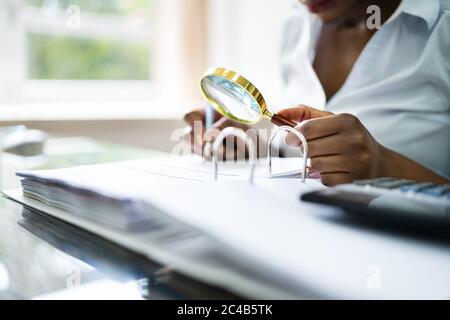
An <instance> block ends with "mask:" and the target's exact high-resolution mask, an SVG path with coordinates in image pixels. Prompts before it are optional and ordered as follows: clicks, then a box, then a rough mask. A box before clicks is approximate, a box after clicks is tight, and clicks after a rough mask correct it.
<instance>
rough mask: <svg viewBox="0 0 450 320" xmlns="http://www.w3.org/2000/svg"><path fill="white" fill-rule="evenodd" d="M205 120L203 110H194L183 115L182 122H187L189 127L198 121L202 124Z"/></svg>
mask: <svg viewBox="0 0 450 320" xmlns="http://www.w3.org/2000/svg"><path fill="white" fill-rule="evenodd" d="M204 120H205V110H204V109H195V110H192V111H191V112H188V113H186V114H185V115H184V121H186V122H187V124H188V125H190V126H191V127H193V126H194V123H195V122H196V121H200V122H201V123H203V122H204Z"/></svg>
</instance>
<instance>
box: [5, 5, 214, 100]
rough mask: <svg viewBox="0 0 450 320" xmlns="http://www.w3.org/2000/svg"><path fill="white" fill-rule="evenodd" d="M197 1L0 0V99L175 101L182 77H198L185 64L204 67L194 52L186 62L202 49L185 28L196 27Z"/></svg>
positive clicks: (200, 12)
mask: <svg viewBox="0 0 450 320" xmlns="http://www.w3.org/2000/svg"><path fill="white" fill-rule="evenodd" d="M205 4H206V0H1V1H0V102H3V103H2V104H3V105H5V103H4V102H5V101H6V102H7V104H8V105H9V106H12V105H13V104H14V105H16V104H20V105H25V104H27V105H36V104H40V106H43V105H44V104H46V105H48V104H50V103H53V102H54V103H55V104H56V103H58V106H61V105H62V103H61V102H69V103H73V102H74V101H90V102H92V101H97V102H98V101H102V102H105V101H113V102H114V103H116V102H118V101H121V100H122V101H127V102H129V101H130V100H132V101H138V102H142V105H145V106H149V103H148V102H149V101H151V102H155V101H158V104H160V103H161V101H162V100H164V99H169V100H175V99H178V98H179V97H180V98H179V99H181V96H182V94H183V88H185V87H189V85H187V84H186V83H187V82H189V83H191V82H192V79H196V78H189V77H186V76H185V75H186V74H192V75H194V76H196V77H198V72H194V73H192V68H193V67H195V68H198V70H204V64H203V63H204V62H201V63H196V61H200V60H201V59H202V57H201V55H197V56H196V58H193V59H190V58H189V57H192V53H195V52H196V50H197V49H195V48H194V49H193V47H194V46H198V48H202V49H203V47H202V42H203V36H202V35H201V34H202V32H197V33H196V35H198V37H200V41H197V40H198V39H197V38H198V37H197V36H195V37H194V38H195V39H193V37H192V34H191V31H193V30H198V29H199V28H198V27H196V25H197V24H199V21H202V20H203V17H202V15H203V14H204V11H205V10H203V9H202V8H203V7H204V6H205ZM186 35H189V37H186ZM186 39H189V40H192V41H186ZM195 88H196V89H197V90H198V88H197V86H195ZM191 103H192V102H191ZM176 104H177V103H172V104H170V105H171V106H173V105H176ZM66 105H67V104H66ZM92 105H93V104H92ZM97 105H98V104H97ZM112 105H114V104H112ZM0 107H1V105H0ZM58 108H60V107H58ZM67 108H68V107H67Z"/></svg>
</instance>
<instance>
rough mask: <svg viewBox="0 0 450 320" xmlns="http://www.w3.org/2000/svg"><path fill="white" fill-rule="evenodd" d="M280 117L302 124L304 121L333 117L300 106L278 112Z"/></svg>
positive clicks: (329, 113)
mask: <svg viewBox="0 0 450 320" xmlns="http://www.w3.org/2000/svg"><path fill="white" fill-rule="evenodd" d="M277 114H279V115H280V116H282V117H284V118H287V119H289V120H292V121H294V122H302V121H304V120H309V119H315V118H320V117H326V116H330V115H332V113H331V112H327V111H322V110H318V109H314V108H311V107H308V106H303V105H298V106H296V107H292V108H286V109H283V110H281V111H279V112H277Z"/></svg>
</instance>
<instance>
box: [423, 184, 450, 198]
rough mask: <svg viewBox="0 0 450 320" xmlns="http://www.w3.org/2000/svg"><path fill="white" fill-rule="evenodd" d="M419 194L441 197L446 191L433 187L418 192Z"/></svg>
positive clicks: (442, 188) (441, 187) (442, 187)
mask: <svg viewBox="0 0 450 320" xmlns="http://www.w3.org/2000/svg"><path fill="white" fill-rule="evenodd" d="M419 193H420V194H425V195H428V196H434V197H441V196H443V195H445V193H446V190H445V187H444V186H434V187H430V188H425V189H423V190H421V191H419Z"/></svg>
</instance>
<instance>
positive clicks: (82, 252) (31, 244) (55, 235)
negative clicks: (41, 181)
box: [0, 138, 237, 299]
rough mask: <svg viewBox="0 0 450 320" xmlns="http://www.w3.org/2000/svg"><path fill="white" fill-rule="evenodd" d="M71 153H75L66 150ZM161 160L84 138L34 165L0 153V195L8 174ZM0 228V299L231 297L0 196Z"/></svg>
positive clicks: (55, 144)
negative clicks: (0, 161)
mask: <svg viewBox="0 0 450 320" xmlns="http://www.w3.org/2000/svg"><path fill="white" fill-rule="evenodd" d="M71 144H72V147H71ZM74 148H75V149H76V150H78V151H77V152H73V150H74ZM161 154H162V153H161V152H157V151H151V150H145V149H137V148H133V147H126V146H119V145H112V144H106V143H98V142H95V141H92V140H88V139H85V138H78V139H73V138H71V139H50V140H49V143H48V144H47V146H46V155H45V156H43V157H41V159H20V158H19V157H15V156H14V157H12V156H10V155H7V154H3V161H2V177H3V179H2V180H3V181H2V184H3V186H2V189H7V188H17V187H18V186H19V184H18V179H16V178H15V177H14V172H15V171H16V170H20V169H31V168H36V169H38V168H39V169H45V168H61V167H67V166H72V165H80V164H91V163H101V162H107V161H115V160H127V159H136V158H145V157H152V156H158V155H161ZM0 230H1V232H0V299H32V298H37V299H39V298H45V299H229V298H237V297H236V296H234V295H233V294H231V293H229V292H226V291H224V290H221V289H219V288H214V287H212V286H209V285H207V284H204V283H201V282H198V281H195V280H193V279H190V278H188V277H185V276H183V275H181V274H177V273H175V272H172V271H170V270H169V269H168V268H166V267H165V266H163V265H160V264H158V263H156V262H153V261H150V260H148V259H146V258H144V257H142V256H140V255H138V254H135V253H133V252H131V251H129V250H127V249H125V248H123V247H120V246H118V245H116V244H114V243H112V242H109V241H107V240H105V239H103V238H101V237H98V236H96V235H94V234H92V233H89V232H86V231H84V230H82V229H80V228H77V227H74V226H72V225H70V224H67V223H65V222H63V221H60V220H58V219H55V218H53V217H51V216H48V215H45V214H42V213H39V212H36V211H32V210H31V209H27V208H25V207H23V206H22V205H20V204H18V203H15V202H13V201H10V200H7V199H5V198H0Z"/></svg>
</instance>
